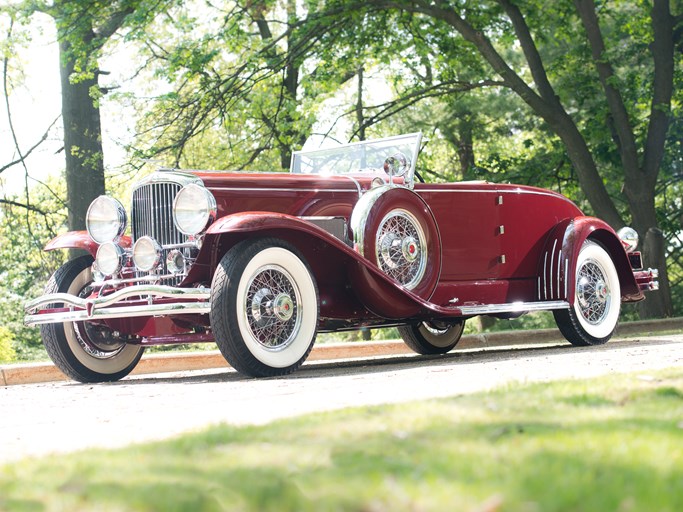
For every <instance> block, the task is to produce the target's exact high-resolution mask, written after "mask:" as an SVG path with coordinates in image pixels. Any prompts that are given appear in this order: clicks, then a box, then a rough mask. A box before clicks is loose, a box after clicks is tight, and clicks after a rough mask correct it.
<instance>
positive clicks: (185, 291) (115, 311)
mask: <svg viewBox="0 0 683 512" xmlns="http://www.w3.org/2000/svg"><path fill="white" fill-rule="evenodd" d="M210 294H211V292H210V291H209V290H208V289H207V288H203V287H202V288H176V287H173V286H162V285H152V284H142V285H137V286H128V287H126V288H123V289H122V290H119V291H117V292H114V293H112V294H111V295H106V296H104V297H97V298H95V299H83V298H80V297H76V296H75V295H70V294H68V293H51V294H49V295H43V296H42V297H38V298H37V299H34V300H32V301H30V302H28V303H27V304H26V306H25V307H24V310H25V312H26V316H25V317H24V323H25V324H26V325H40V324H51V323H60V322H80V321H83V320H102V319H107V318H131V317H140V316H160V315H205V314H208V313H209V311H210V309H211V304H210V302H209V299H210ZM131 297H139V298H140V299H141V300H146V301H147V304H145V305H139V304H137V305H129V306H126V305H116V304H118V303H121V302H122V301H124V300H126V299H129V298H131ZM158 298H165V299H178V301H177V302H171V303H163V304H154V299H158ZM61 304H63V305H64V306H61ZM115 305H116V306H115ZM110 306H114V307H110ZM44 307H49V309H53V308H57V307H69V308H70V310H69V311H57V312H50V313H48V312H46V313H40V312H37V311H38V310H40V309H41V308H44Z"/></svg>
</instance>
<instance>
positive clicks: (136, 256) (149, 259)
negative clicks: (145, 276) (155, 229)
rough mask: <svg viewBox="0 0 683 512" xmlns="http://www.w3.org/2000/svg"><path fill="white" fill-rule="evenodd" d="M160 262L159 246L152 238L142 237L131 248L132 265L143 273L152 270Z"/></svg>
mask: <svg viewBox="0 0 683 512" xmlns="http://www.w3.org/2000/svg"><path fill="white" fill-rule="evenodd" d="M160 260H161V246H160V245H159V244H158V243H157V242H156V240H154V239H153V238H152V237H149V236H143V237H142V238H139V239H138V241H137V242H135V245H134V246H133V263H135V266H136V267H137V268H138V270H142V271H143V272H149V271H150V270H154V269H155V268H156V267H157V266H158V265H159V261H160Z"/></svg>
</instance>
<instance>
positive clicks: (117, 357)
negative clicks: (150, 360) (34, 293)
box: [40, 256, 144, 382]
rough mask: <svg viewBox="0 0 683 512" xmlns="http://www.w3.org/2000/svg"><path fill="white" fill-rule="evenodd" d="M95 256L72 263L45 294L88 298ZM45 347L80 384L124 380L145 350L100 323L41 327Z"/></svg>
mask: <svg viewBox="0 0 683 512" xmlns="http://www.w3.org/2000/svg"><path fill="white" fill-rule="evenodd" d="M91 265H92V257H90V256H81V257H79V258H76V259H74V260H71V261H68V262H67V263H65V264H64V265H63V266H62V267H61V268H59V269H58V270H57V271H56V272H55V273H54V274H53V276H52V277H51V278H50V282H49V283H48V285H47V287H46V289H45V293H56V292H62V293H68V294H71V295H77V296H79V297H88V296H89V295H90V294H91V292H92V289H91V283H92V272H91ZM40 332H41V336H42V338H43V344H44V345H45V348H46V350H47V353H48V355H49V356H50V358H51V359H52V361H53V362H54V363H55V365H56V366H57V367H58V368H59V369H60V370H61V371H62V372H64V374H66V375H67V376H69V377H70V378H72V379H74V380H77V381H79V382H105V381H114V380H118V379H121V378H122V377H125V376H126V375H128V374H129V373H130V372H131V371H132V370H133V368H135V366H136V365H137V363H138V361H139V360H140V357H141V356H142V353H143V351H144V348H143V347H141V346H140V345H139V344H134V343H128V342H134V341H135V339H134V337H133V336H126V335H125V334H121V333H117V332H114V331H113V330H112V329H111V328H109V327H108V326H107V325H105V324H101V323H96V322H88V321H85V322H63V323H59V324H45V325H42V326H41V328H40Z"/></svg>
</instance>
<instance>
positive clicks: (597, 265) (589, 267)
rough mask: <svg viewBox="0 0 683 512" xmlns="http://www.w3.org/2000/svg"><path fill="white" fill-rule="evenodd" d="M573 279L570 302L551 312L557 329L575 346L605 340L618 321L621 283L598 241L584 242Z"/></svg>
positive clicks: (608, 337)
mask: <svg viewBox="0 0 683 512" xmlns="http://www.w3.org/2000/svg"><path fill="white" fill-rule="evenodd" d="M574 279H575V280H574V286H575V293H574V302H573V303H572V304H571V305H570V307H569V309H562V310H556V311H554V312H553V313H554V315H555V321H556V322H557V326H558V327H559V329H560V332H562V335H563V336H564V337H565V338H566V339H567V341H569V342H570V343H572V344H573V345H577V346H586V345H602V344H603V343H607V341H609V339H610V338H611V337H612V334H613V333H614V330H615V329H616V327H617V322H618V321H619V311H620V309H621V286H620V284H619V276H618V275H617V270H616V268H615V266H614V262H613V261H612V258H611V257H610V255H609V253H608V252H607V251H606V250H605V249H604V248H603V247H602V246H601V245H600V244H599V243H597V242H595V241H592V240H587V241H586V242H584V244H583V246H582V247H581V250H580V251H579V256H578V258H577V261H576V274H575V276H574Z"/></svg>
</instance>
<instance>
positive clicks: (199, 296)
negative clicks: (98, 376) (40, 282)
mask: <svg viewBox="0 0 683 512" xmlns="http://www.w3.org/2000/svg"><path fill="white" fill-rule="evenodd" d="M210 295H211V292H210V290H208V289H207V288H176V287H175V286H162V285H152V284H142V285H138V286H128V287H126V288H124V289H122V290H119V291H117V292H114V293H112V294H111V295H106V296H104V297H97V298H96V299H82V298H80V297H77V296H75V295H71V294H68V293H51V294H48V295H43V296H42V297H38V298H37V299H33V300H32V301H29V302H27V303H26V305H25V306H24V310H25V311H26V312H27V313H28V312H32V311H35V310H36V309H38V308H39V307H41V306H47V305H48V304H54V303H60V302H61V303H63V304H68V305H71V306H75V307H77V308H82V309H87V308H92V311H93V312H95V311H97V309H98V308H104V307H106V306H111V305H112V304H115V303H117V302H120V301H122V300H124V299H127V298H130V297H164V298H182V299H192V300H209V297H210ZM192 304H196V303H192ZM117 309H123V308H117ZM123 316H125V315H123ZM143 316H144V315H143Z"/></svg>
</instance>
